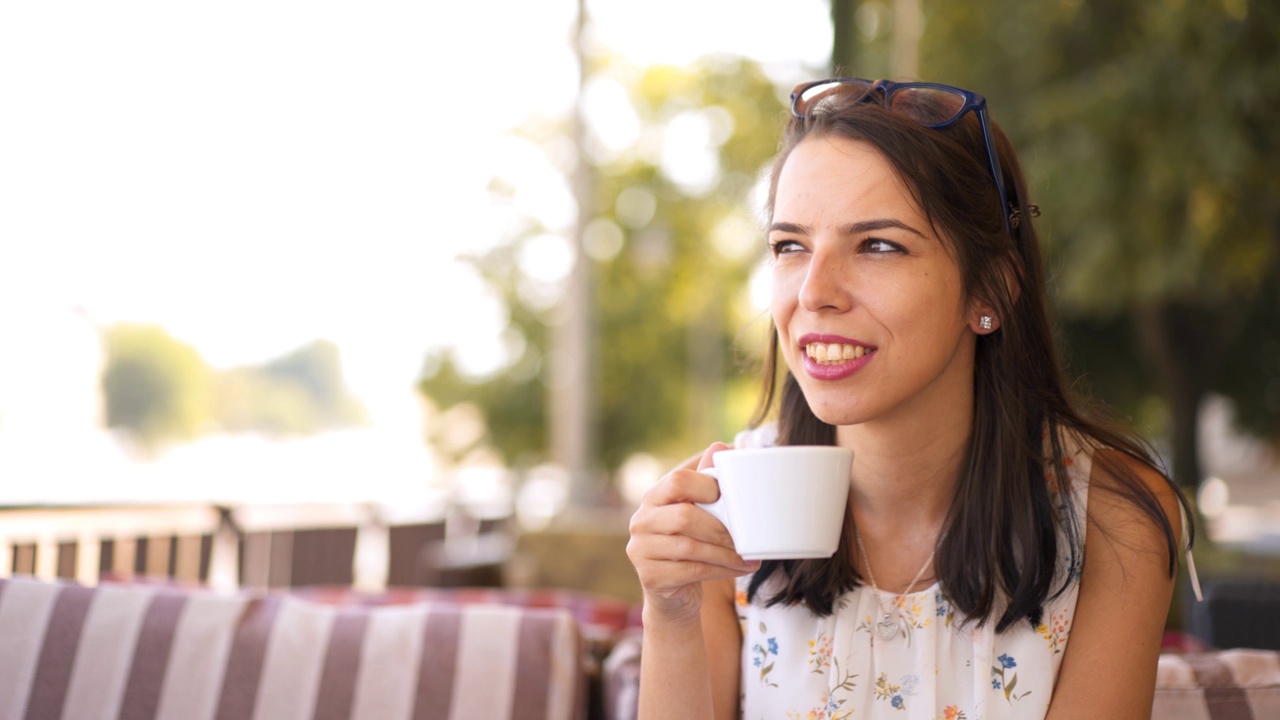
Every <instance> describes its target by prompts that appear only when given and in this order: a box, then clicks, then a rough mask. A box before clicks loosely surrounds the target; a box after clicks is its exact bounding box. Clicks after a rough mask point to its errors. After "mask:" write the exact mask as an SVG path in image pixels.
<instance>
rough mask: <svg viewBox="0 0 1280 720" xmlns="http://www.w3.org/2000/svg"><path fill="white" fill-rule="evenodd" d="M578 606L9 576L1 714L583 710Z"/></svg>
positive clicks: (235, 716) (0, 610) (397, 714)
mask: <svg viewBox="0 0 1280 720" xmlns="http://www.w3.org/2000/svg"><path fill="white" fill-rule="evenodd" d="M580 658H581V639H580V636H579V632H578V629H577V626H576V623H575V621H574V619H573V616H572V614H571V613H570V612H568V611H567V610H564V609H552V608H519V607H511V606H502V605H486V604H471V605H459V604H451V603H429V602H422V603H415V604H409V605H396V606H386V607H371V606H359V605H357V606H341V605H325V604H319V603H314V602H310V601H307V600H305V599H300V598H297V597H292V596H289V595H284V594H274V593H241V594H237V595H219V594H214V593H212V592H207V591H200V590H183V589H180V588H173V587H165V586H158V585H110V584H107V585H100V586H98V587H96V588H86V587H81V586H77V585H71V584H63V583H58V584H54V583H48V582H42V581H36V580H32V579H24V578H10V579H0V719H3V720H45V719H48V720H53V719H55V718H67V719H74V720H82V719H83V720H90V719H96V718H120V719H121V720H142V719H150V718H159V719H165V720H169V719H172V720H200V719H208V720H239V719H241V718H243V719H245V720H291V719H294V718H297V719H299V720H301V719H302V718H307V719H308V720H310V719H313V718H314V719H317V720H319V719H324V720H330V719H333V720H337V719H339V718H341V719H343V720H346V719H348V718H351V719H360V720H365V719H370V720H373V719H377V720H382V719H384V718H385V719H388V720H400V719H401V718H403V719H405V720H409V719H411V718H412V719H415V720H416V719H419V718H422V719H432V720H435V719H437V718H438V719H440V720H449V719H459V718H481V717H483V718H519V719H522V720H523V719H526V718H527V719H530V720H536V719H541V718H547V719H561V718H581V717H582V716H583V714H584V712H585V703H584V698H585V694H584V693H585V689H584V687H583V672H582V666H581V665H582V664H581V660H580Z"/></svg>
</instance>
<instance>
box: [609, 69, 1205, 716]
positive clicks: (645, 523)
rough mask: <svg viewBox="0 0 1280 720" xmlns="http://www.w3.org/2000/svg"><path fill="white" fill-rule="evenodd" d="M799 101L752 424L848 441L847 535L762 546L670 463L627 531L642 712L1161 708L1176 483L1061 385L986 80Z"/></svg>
mask: <svg viewBox="0 0 1280 720" xmlns="http://www.w3.org/2000/svg"><path fill="white" fill-rule="evenodd" d="M791 109H792V116H793V117H792V119H791V120H790V122H789V124H788V126H787V129H786V134H785V137H784V141H783V144H782V149H781V152H780V154H779V156H778V158H777V160H776V162H775V164H774V168H773V172H772V175H771V182H770V193H769V205H768V215H769V228H768V241H769V247H770V250H771V252H772V255H773V298H772V316H773V323H774V327H775V330H776V333H775V335H774V336H773V338H772V341H771V345H772V347H771V348H770V353H769V355H768V357H769V365H768V367H767V368H766V373H765V377H766V393H765V401H764V403H763V405H762V408H763V410H762V413H761V414H762V415H763V414H764V413H766V412H768V411H769V409H770V407H771V406H772V404H773V401H774V400H775V397H774V396H775V395H778V397H777V398H776V399H777V401H778V403H777V404H778V406H779V407H778V416H777V420H776V422H775V423H770V424H767V425H763V426H761V427H758V428H756V429H755V430H754V431H749V432H746V433H743V434H741V435H740V436H739V438H738V440H737V444H738V445H739V446H759V445H768V444H774V443H776V444H784V445H819V444H837V445H841V446H844V447H848V448H850V449H852V450H853V453H854V455H853V457H854V461H853V469H852V470H851V473H850V475H851V477H850V493H849V511H848V515H847V518H846V526H845V531H844V537H843V538H842V542H841V546H840V549H839V550H838V551H837V552H836V554H835V556H834V557H832V558H831V559H829V560H803V561H771V562H770V561H766V562H764V563H763V564H760V563H748V562H745V561H743V560H742V558H741V557H740V556H739V555H738V554H737V553H736V552H734V549H733V541H732V539H731V538H730V537H729V535H728V533H727V532H726V530H725V529H724V527H723V526H722V525H721V524H720V523H719V522H718V521H716V520H715V518H713V517H711V516H710V515H709V514H707V513H706V512H704V511H703V510H702V509H700V508H698V507H697V506H696V505H694V504H693V503H697V502H711V501H714V500H715V499H716V497H717V496H718V488H717V485H716V481H715V480H714V479H712V478H711V477H709V476H707V475H704V474H702V473H699V472H697V471H696V470H695V469H694V464H693V463H690V464H689V465H686V466H685V467H683V468H681V469H678V470H676V471H674V472H672V473H670V474H668V475H667V476H666V477H664V478H663V479H662V480H661V481H660V482H659V483H658V484H657V485H655V486H654V487H653V488H652V489H651V490H650V491H649V492H648V494H647V495H646V496H645V499H644V501H643V502H642V504H641V507H640V509H639V510H638V511H637V512H636V514H635V516H634V517H633V519H632V523H631V535H632V538H631V542H630V544H629V546H628V555H629V556H630V558H631V560H632V562H633V564H634V565H635V567H636V569H637V573H638V575H639V578H640V582H641V585H642V587H643V590H644V594H645V607H644V623H645V629H644V654H643V663H642V671H641V701H640V712H641V717H643V718H663V719H668V718H680V717H689V718H709V717H716V718H730V717H736V716H738V715H739V714H741V716H743V717H746V718H749V720H756V718H789V717H795V718H867V717H893V718H930V719H932V718H967V719H968V720H976V719H978V718H988V719H990V718H1001V717H1011V718H1037V717H1049V718H1054V719H1061V718H1139V717H1142V718H1145V717H1148V716H1149V714H1150V711H1151V702H1152V694H1153V692H1154V685H1155V668H1156V659H1157V655H1158V653H1159V647H1160V637H1161V633H1162V631H1163V628H1164V621H1165V617H1166V615H1167V613H1168V608H1169V603H1170V599H1171V596H1172V592H1173V583H1174V576H1175V573H1176V569H1177V549H1178V547H1179V542H1180V540H1181V538H1180V535H1181V534H1182V531H1183V529H1184V528H1183V526H1182V523H1181V522H1180V512H1181V505H1183V504H1185V501H1184V500H1183V499H1182V498H1181V496H1180V495H1179V494H1178V492H1177V490H1176V488H1175V487H1174V485H1173V484H1172V483H1171V482H1170V481H1169V479H1168V478H1167V476H1165V475H1164V474H1163V473H1162V472H1161V471H1160V470H1158V469H1157V468H1156V465H1155V463H1154V461H1153V460H1152V457H1151V455H1150V454H1149V453H1148V452H1147V451H1146V449H1145V446H1144V445H1142V444H1141V443H1140V442H1139V441H1137V440H1136V439H1134V438H1133V436H1131V435H1129V434H1126V433H1124V432H1121V431H1119V430H1116V429H1113V428H1111V427H1109V426H1107V425H1105V424H1103V423H1102V422H1101V421H1099V420H1097V419H1096V418H1095V417H1093V416H1092V415H1090V414H1087V413H1086V412H1085V411H1084V410H1082V409H1081V408H1080V407H1079V406H1078V405H1077V404H1076V403H1075V401H1073V400H1072V399H1071V398H1070V397H1069V396H1068V393H1067V391H1066V387H1065V384H1064V382H1063V380H1062V378H1061V377H1060V371H1059V363H1058V359H1057V356H1056V353H1055V350H1054V347H1053V342H1052V336H1051V331H1050V326H1049V321H1048V316H1047V310H1046V292H1045V286H1044V279H1043V276H1044V269H1043V263H1042V259H1041V256H1040V248H1039V241H1038V238H1037V236H1036V231H1035V227H1034V223H1033V222H1032V220H1031V218H1032V217H1033V216H1035V215H1036V214H1038V210H1037V209H1036V207H1035V206H1034V205H1031V204H1029V203H1028V202H1027V191H1026V185H1025V182H1024V180H1023V175H1022V170H1021V167H1020V165H1019V163H1018V161H1017V159H1016V157H1015V155H1014V152H1013V148H1012V147H1011V145H1010V144H1009V143H1008V141H1007V139H1006V138H1005V136H1004V134H1003V133H1002V132H1001V131H1000V130H999V129H998V128H997V127H996V126H995V125H994V123H993V122H992V121H991V120H990V119H989V118H988V117H987V113H986V102H985V100H984V99H983V98H982V97H981V96H979V95H976V94H974V93H971V92H968V91H965V90H960V89H957V88H951V87H947V86H941V85H934V84H928V83H908V84H895V83H890V82H878V83H872V82H869V81H864V80H856V79H835V80H826V81H820V82H817V83H811V84H807V85H802V86H800V87H798V88H797V89H796V91H795V92H794V93H793V95H792V108H791ZM779 354H781V356H782V358H783V359H784V361H785V362H786V369H787V372H786V373H785V379H784V380H783V381H782V388H781V392H780V393H777V392H776V391H775V384H774V378H775V367H774V365H773V363H774V362H776V357H777V356H778V355H779ZM724 447H725V446H724V445H722V444H716V445H713V446H712V447H711V448H708V450H707V451H706V452H705V453H704V454H703V455H702V457H701V459H700V460H699V461H698V462H697V463H696V468H697V469H698V470H700V469H703V468H705V467H707V466H708V465H710V464H711V454H712V453H713V452H714V451H716V450H718V449H722V448H724ZM1187 530H1188V532H1189V528H1187Z"/></svg>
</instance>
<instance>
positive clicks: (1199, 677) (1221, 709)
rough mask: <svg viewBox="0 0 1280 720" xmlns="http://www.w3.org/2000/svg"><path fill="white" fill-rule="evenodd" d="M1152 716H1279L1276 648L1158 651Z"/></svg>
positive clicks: (1189, 719)
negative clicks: (1179, 653)
mask: <svg viewBox="0 0 1280 720" xmlns="http://www.w3.org/2000/svg"><path fill="white" fill-rule="evenodd" d="M1151 717H1153V718H1176V719H1178V720H1254V719H1256V720H1262V719H1263V718H1280V652H1278V651H1274V650H1219V651H1216V652H1203V653H1187V654H1185V655H1174V654H1166V655H1161V656H1160V666H1159V669H1158V671H1157V673H1156V700H1155V706H1154V707H1153V709H1152V712H1151Z"/></svg>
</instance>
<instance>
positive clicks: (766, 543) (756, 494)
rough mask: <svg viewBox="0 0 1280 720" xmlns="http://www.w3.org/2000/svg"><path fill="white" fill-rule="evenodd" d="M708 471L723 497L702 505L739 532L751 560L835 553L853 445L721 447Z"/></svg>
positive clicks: (740, 547) (736, 540)
mask: <svg viewBox="0 0 1280 720" xmlns="http://www.w3.org/2000/svg"><path fill="white" fill-rule="evenodd" d="M712 460H713V462H714V467H710V468H706V469H705V470H701V471H700V472H702V473H705V474H707V475H710V476H711V477H714V478H715V479H716V481H717V482H719V483H720V499H719V500H716V501H715V502H714V503H707V504H703V503H698V506H699V507H701V508H702V509H704V510H706V511H707V512H709V513H711V514H712V515H714V516H715V517H716V518H717V519H718V520H719V521H720V522H722V523H724V526H725V528H726V529H728V531H729V535H731V536H732V537H733V544H734V547H735V549H736V550H737V551H738V554H739V555H741V556H742V558H743V559H744V560H798V559H803V558H827V557H831V555H832V554H834V553H835V551H836V547H837V546H838V545H839V543H840V529H841V527H843V525H844V514H845V512H846V508H847V505H848V501H849V467H850V465H851V464H852V463H853V451H852V450H848V449H846V448H840V447H834V446H830V445H822V446H814V445H786V446H781V447H769V448H747V449H742V450H721V451H720V452H717V453H715V454H713V455H712Z"/></svg>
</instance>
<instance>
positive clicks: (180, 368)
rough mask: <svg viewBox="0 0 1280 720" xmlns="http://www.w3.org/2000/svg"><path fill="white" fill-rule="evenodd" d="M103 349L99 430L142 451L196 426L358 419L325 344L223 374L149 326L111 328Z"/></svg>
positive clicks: (306, 427)
mask: <svg viewBox="0 0 1280 720" xmlns="http://www.w3.org/2000/svg"><path fill="white" fill-rule="evenodd" d="M106 345H107V360H106V367H105V369H104V371H103V376H102V390H103V395H104V398H105V405H106V414H107V426H108V427H115V428H122V429H125V430H127V431H128V432H129V433H130V434H132V435H133V436H134V437H136V438H137V439H138V441H139V443H140V444H141V445H142V446H143V447H144V448H145V449H147V450H150V451H154V450H156V449H159V448H160V447H161V446H162V445H164V444H165V443H168V442H171V441H179V440H189V439H191V438H193V437H195V435H196V434H197V433H198V432H199V431H200V430H201V429H202V428H204V427H217V428H220V429H222V430H224V431H228V432H248V431H257V432H267V433H280V434H305V433H313V432H316V431H319V430H323V429H326V428H332V427H339V426H344V425H354V424H359V423H361V422H364V420H365V418H366V415H365V412H364V408H363V406H361V405H360V403H359V401H358V400H356V399H355V398H354V397H353V396H352V395H351V393H350V392H349V391H348V390H347V387H346V384H345V381H344V380H343V375H342V363H341V359H340V357H339V354H338V348H337V346H336V345H334V344H333V343H331V342H329V341H327V340H317V341H315V342H313V343H310V344H308V345H305V346H303V347H301V348H298V349H297V350H294V351H293V352H291V353H288V354H287V355H284V356H282V357H280V358H277V359H275V360H271V361H269V362H267V363H266V364H264V365H258V366H246V367H239V368H233V369H231V370H227V371H223V372H216V371H213V370H211V369H210V368H209V367H208V365H207V364H206V363H205V361H204V359H203V358H202V357H201V356H200V353H199V352H198V351H197V350H196V349H195V348H194V347H192V346H190V345H188V344H186V343H184V342H181V341H179V340H176V339H174V338H173V337H171V336H170V335H169V334H168V333H167V332H165V331H164V329H163V328H160V327H157V326H150V325H148V326H137V325H117V326H115V327H112V328H110V329H108V330H107V332H106Z"/></svg>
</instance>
